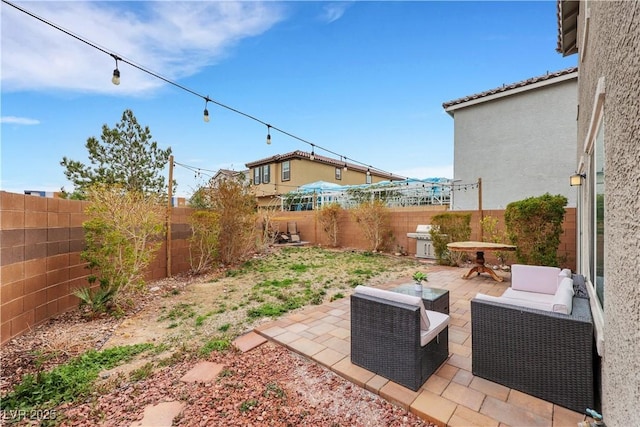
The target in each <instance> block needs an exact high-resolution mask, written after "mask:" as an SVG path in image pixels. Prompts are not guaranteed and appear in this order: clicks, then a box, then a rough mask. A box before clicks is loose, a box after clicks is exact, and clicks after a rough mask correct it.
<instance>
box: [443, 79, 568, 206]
mask: <svg viewBox="0 0 640 427" xmlns="http://www.w3.org/2000/svg"><path fill="white" fill-rule="evenodd" d="M577 78H578V72H577V69H576V68H570V69H567V70H563V71H559V72H555V73H547V74H545V75H543V76H540V77H534V78H531V79H528V80H524V81H521V82H518V83H514V84H509V85H504V86H502V87H499V88H496V89H491V90H488V91H485V92H482V93H478V94H475V95H470V96H467V97H464V98H460V99H456V100H453V101H449V102H445V103H444V104H442V106H443V108H444V109H445V111H446V112H447V113H449V114H450V115H451V117H453V119H454V157H453V158H454V165H453V175H454V182H460V183H461V184H462V185H464V186H463V187H461V188H466V184H471V183H475V182H478V178H481V180H482V186H481V195H482V208H483V209H504V208H506V206H507V205H508V204H509V203H510V202H513V201H517V200H522V199H525V198H527V197H532V196H540V195H542V194H544V193H550V194H554V195H555V194H562V195H564V196H566V197H567V198H568V200H569V203H568V206H569V207H575V205H576V195H575V192H573V191H571V189H570V188H568V187H567V185H566V181H567V180H566V178H567V176H568V175H570V174H571V173H572V172H575V162H574V159H573V158H574V151H575V139H576V110H577V105H576V99H577ZM469 187H470V188H472V189H473V191H471V190H470V191H459V190H458V191H455V194H454V196H455V197H453V198H452V199H453V204H452V206H451V209H452V210H475V209H479V206H478V205H479V204H480V201H479V190H478V189H477V186H475V187H473V186H469Z"/></svg>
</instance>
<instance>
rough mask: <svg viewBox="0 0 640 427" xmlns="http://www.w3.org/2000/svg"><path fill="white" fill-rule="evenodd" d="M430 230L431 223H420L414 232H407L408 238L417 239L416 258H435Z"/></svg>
mask: <svg viewBox="0 0 640 427" xmlns="http://www.w3.org/2000/svg"><path fill="white" fill-rule="evenodd" d="M430 231H431V225H429V224H418V226H417V227H416V231H415V232H414V233H407V237H408V238H410V239H416V258H430V259H435V257H436V256H435V253H434V251H433V243H432V242H431V233H430Z"/></svg>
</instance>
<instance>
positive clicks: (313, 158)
mask: <svg viewBox="0 0 640 427" xmlns="http://www.w3.org/2000/svg"><path fill="white" fill-rule="evenodd" d="M314 147H315V145H313V144H311V156H309V159H311V160H312V161H313V160H315V159H316V154H315V153H314V150H313V149H314Z"/></svg>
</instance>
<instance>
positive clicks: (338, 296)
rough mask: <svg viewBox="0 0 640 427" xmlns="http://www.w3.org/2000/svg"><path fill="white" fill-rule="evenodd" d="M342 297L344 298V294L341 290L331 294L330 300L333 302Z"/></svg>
mask: <svg viewBox="0 0 640 427" xmlns="http://www.w3.org/2000/svg"><path fill="white" fill-rule="evenodd" d="M342 298H344V294H343V293H341V292H338V293H337V294H335V295H332V296H331V301H332V302H333V301H335V300H339V299H342Z"/></svg>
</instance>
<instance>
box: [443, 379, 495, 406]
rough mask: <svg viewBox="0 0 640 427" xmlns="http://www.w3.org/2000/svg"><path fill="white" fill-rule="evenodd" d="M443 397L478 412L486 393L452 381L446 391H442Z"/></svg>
mask: <svg viewBox="0 0 640 427" xmlns="http://www.w3.org/2000/svg"><path fill="white" fill-rule="evenodd" d="M442 397H444V398H445V399H449V400H451V401H453V402H456V403H458V404H460V405H464V406H466V407H467V408H470V409H473V410H474V411H476V412H477V411H478V410H479V409H480V406H481V405H482V402H483V401H484V398H485V395H484V394H483V393H480V392H479V391H476V390H474V389H471V388H467V387H465V386H463V385H460V384H458V383H456V382H453V381H452V382H450V383H449V385H448V386H447V388H446V389H445V391H444V392H442Z"/></svg>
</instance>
